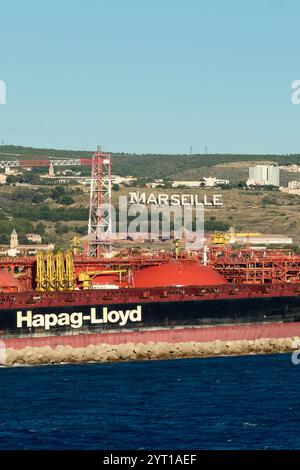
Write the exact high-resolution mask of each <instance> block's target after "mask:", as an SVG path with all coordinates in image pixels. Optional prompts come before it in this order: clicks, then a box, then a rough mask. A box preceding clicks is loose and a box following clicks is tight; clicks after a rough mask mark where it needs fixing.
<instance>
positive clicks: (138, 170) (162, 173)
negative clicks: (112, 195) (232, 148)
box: [0, 146, 300, 178]
mask: <svg viewBox="0 0 300 470" xmlns="http://www.w3.org/2000/svg"><path fill="white" fill-rule="evenodd" d="M0 151H1V152H2V153H13V154H19V155H20V158H25V159H26V158H27V159H40V158H41V157H42V158H47V157H52V158H91V156H92V154H93V152H87V151H75V150H54V149H35V148H30V147H16V146H2V147H0ZM2 158H3V159H4V158H9V159H11V158H14V157H13V156H9V155H7V156H5V155H0V159H2ZM16 158H17V157H16ZM247 161H251V162H261V161H271V162H274V163H279V164H282V165H288V164H292V163H296V164H300V154H295V155H251V154H248V155H247V154H209V155H203V154H202V155H186V154H185V155H171V154H127V153H112V166H113V173H114V174H119V175H122V176H125V175H132V176H140V177H142V176H145V175H146V176H149V177H151V178H168V177H171V176H172V177H173V176H174V175H180V174H182V173H186V172H188V171H191V170H192V171H193V170H197V169H201V168H203V167H212V166H214V165H220V164H227V163H232V162H247ZM88 171H89V170H88V167H87V168H84V172H85V173H86V172H88Z"/></svg>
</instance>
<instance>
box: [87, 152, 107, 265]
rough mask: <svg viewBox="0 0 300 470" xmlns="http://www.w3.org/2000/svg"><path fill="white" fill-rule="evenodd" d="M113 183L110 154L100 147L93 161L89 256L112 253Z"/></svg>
mask: <svg viewBox="0 0 300 470" xmlns="http://www.w3.org/2000/svg"><path fill="white" fill-rule="evenodd" d="M111 181H112V180H111V163H110V154H109V153H103V152H102V150H101V147H100V146H98V148H97V152H96V153H95V154H94V155H93V160H92V175H91V190H90V207H89V225H88V254H89V256H92V257H97V258H99V257H100V256H101V255H104V254H105V253H106V254H107V253H110V252H111V245H112V242H111V234H112V218H111Z"/></svg>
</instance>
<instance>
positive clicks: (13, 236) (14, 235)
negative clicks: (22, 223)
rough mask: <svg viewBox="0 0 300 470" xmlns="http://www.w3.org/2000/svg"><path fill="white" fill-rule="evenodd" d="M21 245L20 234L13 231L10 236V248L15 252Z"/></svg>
mask: <svg viewBox="0 0 300 470" xmlns="http://www.w3.org/2000/svg"><path fill="white" fill-rule="evenodd" d="M18 245H19V240H18V234H17V232H16V229H13V231H12V232H11V235H10V248H11V249H12V250H13V249H15V248H17V246H18Z"/></svg>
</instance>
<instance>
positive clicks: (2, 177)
mask: <svg viewBox="0 0 300 470" xmlns="http://www.w3.org/2000/svg"><path fill="white" fill-rule="evenodd" d="M6 178H7V175H4V174H3V173H0V184H5V183H6Z"/></svg>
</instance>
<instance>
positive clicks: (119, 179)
mask: <svg viewBox="0 0 300 470" xmlns="http://www.w3.org/2000/svg"><path fill="white" fill-rule="evenodd" d="M136 180H137V178H136V177H135V176H119V175H115V176H114V177H113V182H114V183H115V184H124V183H125V184H132V183H134V182H135V181H136Z"/></svg>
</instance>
